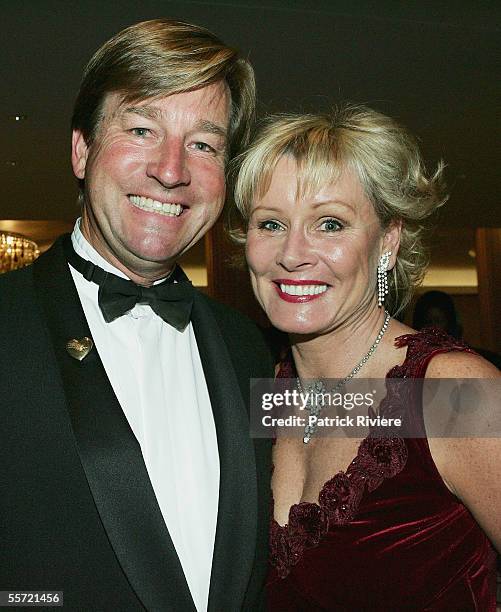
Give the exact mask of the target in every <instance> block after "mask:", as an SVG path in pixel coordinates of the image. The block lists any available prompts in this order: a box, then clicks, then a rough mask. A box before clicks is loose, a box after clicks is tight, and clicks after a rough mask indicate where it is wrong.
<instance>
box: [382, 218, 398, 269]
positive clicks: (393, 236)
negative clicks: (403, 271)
mask: <svg viewBox="0 0 501 612" xmlns="http://www.w3.org/2000/svg"><path fill="white" fill-rule="evenodd" d="M401 233H402V221H392V222H391V223H390V225H389V226H388V227H387V229H386V232H385V234H384V237H383V245H382V251H381V255H383V253H387V252H389V251H391V256H390V259H389V262H388V270H391V269H392V268H393V266H394V265H395V262H396V260H397V254H398V249H399V247H400V235H401Z"/></svg>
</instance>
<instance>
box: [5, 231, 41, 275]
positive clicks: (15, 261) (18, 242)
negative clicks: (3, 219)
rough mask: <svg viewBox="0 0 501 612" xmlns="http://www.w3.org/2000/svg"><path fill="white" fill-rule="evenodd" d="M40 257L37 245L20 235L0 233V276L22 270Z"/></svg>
mask: <svg viewBox="0 0 501 612" xmlns="http://www.w3.org/2000/svg"><path fill="white" fill-rule="evenodd" d="M39 255H40V251H39V250H38V245H37V244H36V243H35V242H33V240H30V239H29V238H26V237H25V236H21V234H14V233H13V232H4V231H0V274H1V273H3V272H9V271H10V270H16V268H22V267H23V266H27V265H28V264H30V263H33V262H34V261H35V259H36V258H37V257H38V256H39Z"/></svg>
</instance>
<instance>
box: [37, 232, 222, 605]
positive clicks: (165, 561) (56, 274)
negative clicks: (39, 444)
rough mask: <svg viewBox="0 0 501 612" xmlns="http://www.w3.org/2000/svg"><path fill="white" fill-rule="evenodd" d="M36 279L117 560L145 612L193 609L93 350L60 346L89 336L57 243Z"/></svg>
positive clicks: (80, 444) (78, 437)
mask: <svg viewBox="0 0 501 612" xmlns="http://www.w3.org/2000/svg"><path fill="white" fill-rule="evenodd" d="M34 277H35V285H36V290H37V294H38V297H39V300H40V302H41V305H42V309H43V312H44V314H45V317H46V320H47V322H48V327H49V331H50V335H51V338H52V342H53V345H54V350H55V353H56V357H57V360H58V363H59V366H60V370H61V375H62V380H63V385H64V389H65V393H66V398H67V405H68V412H69V415H70V419H71V423H72V427H73V431H74V434H75V438H76V441H77V447H78V452H79V455H80V460H81V463H82V466H83V469H84V471H85V474H86V478H87V481H88V484H89V488H90V491H91V493H92V495H93V497H94V501H95V504H96V507H97V510H98V512H99V515H100V517H101V520H102V523H103V526H104V528H105V530H106V533H107V535H108V538H109V541H110V543H111V546H112V547H113V550H114V551H115V554H116V557H117V559H118V561H119V563H120V565H121V567H122V569H123V571H124V573H125V575H126V576H127V578H128V580H129V582H130V584H131V586H132V588H133V590H134V591H135V593H136V595H137V597H138V598H139V599H140V601H141V602H142V604H143V606H144V607H145V608H146V609H148V610H153V611H157V610H158V611H172V612H179V611H180V610H183V612H185V611H186V612H188V611H190V610H193V611H194V610H195V607H194V604H193V600H192V598H191V595H190V592H189V589H188V585H187V583H186V579H185V577H184V574H183V570H182V568H181V565H180V563H179V559H178V557H177V554H176V551H175V548H174V545H173V543H172V540H171V538H170V536H169V533H168V530H167V528H166V526H165V523H164V520H163V517H162V515H161V512H160V509H159V507H158V503H157V500H156V497H155V494H154V492H153V489H152V486H151V483H150V479H149V477H148V473H147V470H146V466H145V464H144V461H143V457H142V454H141V449H140V446H139V444H138V442H137V440H136V438H135V436H134V434H133V433H132V430H131V429H130V427H129V424H128V422H127V419H126V418H125V415H124V413H123V411H122V409H121V407H120V404H119V403H118V400H117V399H116V397H115V394H114V393H113V390H112V387H111V384H110V383H109V380H108V378H107V376H106V373H105V370H104V367H103V365H102V362H101V359H100V358H99V354H98V352H97V350H96V348H95V347H94V348H93V349H92V350H91V352H90V353H89V354H88V355H87V357H85V358H84V359H83V360H82V361H78V360H76V359H74V358H72V357H70V355H69V354H68V352H67V350H66V343H67V342H68V340H70V339H72V338H76V339H80V338H83V337H84V336H88V337H91V334H90V330H89V327H88V325H87V321H86V319H85V316H84V314H83V310H82V308H81V306H80V301H79V298H78V293H77V291H76V288H75V286H74V283H73V280H72V278H71V273H70V271H69V269H68V266H67V263H66V260H65V258H64V254H63V249H62V246H61V242H60V241H59V242H58V243H56V245H55V246H54V247H53V248H52V249H51V250H50V251H48V252H47V253H46V254H44V255H43V256H42V257H40V259H38V260H37V262H36V263H35V264H34ZM75 520H78V517H76V518H75ZM220 609H224V608H220Z"/></svg>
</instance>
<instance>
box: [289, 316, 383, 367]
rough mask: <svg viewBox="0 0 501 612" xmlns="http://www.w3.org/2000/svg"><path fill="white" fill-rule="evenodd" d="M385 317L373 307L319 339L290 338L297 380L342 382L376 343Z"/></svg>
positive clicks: (312, 337)
mask: <svg viewBox="0 0 501 612" xmlns="http://www.w3.org/2000/svg"><path fill="white" fill-rule="evenodd" d="M385 314H386V313H385V311H384V309H382V308H377V307H376V308H375V309H372V310H371V311H370V312H367V313H364V314H363V315H362V316H360V314H358V315H357V318H356V319H354V320H352V321H347V322H346V323H343V324H341V325H339V327H337V328H336V329H334V330H332V331H330V332H329V333H326V334H323V335H321V336H300V335H297V336H291V337H290V341H291V345H292V354H293V357H294V363H295V366H296V369H297V372H298V375H299V376H300V378H344V377H345V376H347V375H348V374H350V372H351V371H352V370H353V368H354V367H355V366H356V365H357V364H358V363H359V362H360V360H361V359H362V358H363V357H364V356H365V355H366V354H367V351H368V350H369V349H370V347H371V346H372V344H373V343H374V341H375V340H376V338H377V336H378V334H379V332H380V331H381V328H382V326H383V323H384V318H385Z"/></svg>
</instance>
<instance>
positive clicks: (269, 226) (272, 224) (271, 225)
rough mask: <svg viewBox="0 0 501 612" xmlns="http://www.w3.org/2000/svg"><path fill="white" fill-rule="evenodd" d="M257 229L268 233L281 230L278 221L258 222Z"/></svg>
mask: <svg viewBox="0 0 501 612" xmlns="http://www.w3.org/2000/svg"><path fill="white" fill-rule="evenodd" d="M258 228H259V229H265V230H268V231H269V232H278V231H280V230H281V229H283V228H282V226H281V225H280V223H278V221H260V222H259V224H258Z"/></svg>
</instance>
